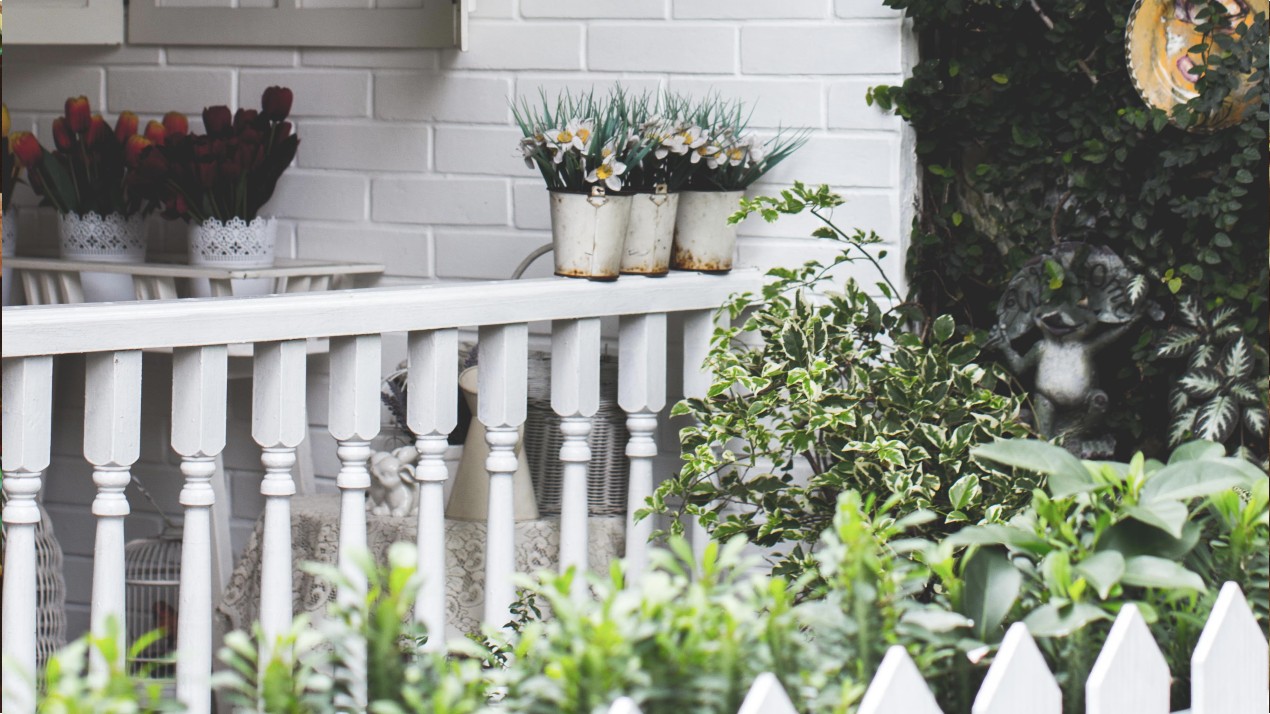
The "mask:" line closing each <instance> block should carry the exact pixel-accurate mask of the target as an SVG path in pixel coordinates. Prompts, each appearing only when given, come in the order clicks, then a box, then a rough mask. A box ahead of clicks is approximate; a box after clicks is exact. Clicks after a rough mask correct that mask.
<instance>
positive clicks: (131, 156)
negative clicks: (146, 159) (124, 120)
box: [123, 134, 154, 166]
mask: <svg viewBox="0 0 1270 714" xmlns="http://www.w3.org/2000/svg"><path fill="white" fill-rule="evenodd" d="M151 146H154V142H152V141H150V140H149V139H147V138H146V137H144V136H141V135H140V134H133V135H132V136H130V137H128V143H127V144H124V147H123V155H124V159H126V160H127V162H128V165H129V166H136V165H138V164H140V163H141V154H142V153H143V152H145V150H146V149H149V148H150V147H151Z"/></svg>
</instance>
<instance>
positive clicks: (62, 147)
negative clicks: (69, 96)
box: [53, 117, 92, 152]
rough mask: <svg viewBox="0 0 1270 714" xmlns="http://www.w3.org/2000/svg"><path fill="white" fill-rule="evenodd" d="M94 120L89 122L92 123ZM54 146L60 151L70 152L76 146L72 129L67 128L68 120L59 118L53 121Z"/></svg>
mask: <svg viewBox="0 0 1270 714" xmlns="http://www.w3.org/2000/svg"><path fill="white" fill-rule="evenodd" d="M91 122H92V120H91V119H90V120H89V123H91ZM53 146H55V147H57V150H58V151H63V152H65V151H70V150H71V147H73V146H75V137H74V135H72V134H71V131H70V129H69V128H68V127H67V126H66V120H65V119H63V118H62V117H58V118H56V119H54V120H53Z"/></svg>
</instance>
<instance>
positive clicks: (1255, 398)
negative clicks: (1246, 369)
mask: <svg viewBox="0 0 1270 714" xmlns="http://www.w3.org/2000/svg"><path fill="white" fill-rule="evenodd" d="M1226 392H1227V393H1228V394H1230V396H1232V397H1234V398H1235V399H1237V400H1239V403H1240V404H1256V403H1258V402H1260V401H1262V399H1261V395H1260V394H1257V388H1256V387H1254V386H1253V385H1252V383H1251V382H1231V383H1230V384H1228V385H1226Z"/></svg>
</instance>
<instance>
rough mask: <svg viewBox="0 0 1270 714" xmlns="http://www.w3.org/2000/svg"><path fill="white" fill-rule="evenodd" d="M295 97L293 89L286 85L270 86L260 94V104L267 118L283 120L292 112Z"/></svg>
mask: <svg viewBox="0 0 1270 714" xmlns="http://www.w3.org/2000/svg"><path fill="white" fill-rule="evenodd" d="M293 99H294V95H292V93H291V90H290V89H287V88H286V87H269V88H268V89H266V90H265V93H264V94H262V95H261V96H260V106H261V109H262V110H263V112H264V115H265V118H266V119H268V120H269V121H282V120H283V119H286V118H287V115H289V114H290V113H291V102H292V100H293Z"/></svg>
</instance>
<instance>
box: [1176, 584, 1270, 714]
mask: <svg viewBox="0 0 1270 714" xmlns="http://www.w3.org/2000/svg"><path fill="white" fill-rule="evenodd" d="M1267 664H1268V663H1267V652H1266V636H1265V635H1264V634H1262V632H1261V626H1260V625H1258V624H1257V618H1255V617H1254V616H1253V614H1252V610H1251V609H1250V608H1249V607H1248V600H1247V599H1246V598H1245V597H1244V594H1243V591H1241V590H1240V589H1239V586H1238V585H1236V584H1234V583H1230V582H1228V583H1226V584H1225V585H1223V586H1222V589H1221V594H1220V595H1218V596H1217V603H1216V604H1215V605H1213V611H1212V612H1211V613H1209V615H1208V622H1207V623H1205V624H1204V631H1203V632H1201V633H1200V635H1199V642H1197V643H1196V644H1195V653H1194V654H1193V655H1191V711H1192V712H1194V714H1259V713H1260V712H1264V711H1270V706H1267V697H1268V696H1270V676H1267V669H1268V667H1267Z"/></svg>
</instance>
